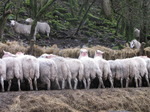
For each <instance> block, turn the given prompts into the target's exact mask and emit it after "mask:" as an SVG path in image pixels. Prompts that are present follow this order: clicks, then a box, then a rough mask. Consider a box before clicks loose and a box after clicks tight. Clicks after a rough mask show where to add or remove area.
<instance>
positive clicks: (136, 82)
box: [134, 77, 138, 88]
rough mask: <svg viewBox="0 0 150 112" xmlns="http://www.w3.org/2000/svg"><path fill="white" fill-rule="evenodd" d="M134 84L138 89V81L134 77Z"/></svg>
mask: <svg viewBox="0 0 150 112" xmlns="http://www.w3.org/2000/svg"><path fill="white" fill-rule="evenodd" d="M134 80H135V84H136V88H137V87H138V81H137V78H136V77H135V79H134Z"/></svg>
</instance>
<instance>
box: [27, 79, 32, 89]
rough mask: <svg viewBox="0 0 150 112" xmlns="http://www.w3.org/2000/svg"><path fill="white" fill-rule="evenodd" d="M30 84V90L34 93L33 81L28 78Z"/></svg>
mask: <svg viewBox="0 0 150 112" xmlns="http://www.w3.org/2000/svg"><path fill="white" fill-rule="evenodd" d="M28 82H29V84H30V90H31V91H33V85H32V79H31V78H28Z"/></svg>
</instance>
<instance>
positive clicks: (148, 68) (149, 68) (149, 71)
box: [142, 56, 150, 79]
mask: <svg viewBox="0 0 150 112" xmlns="http://www.w3.org/2000/svg"><path fill="white" fill-rule="evenodd" d="M142 58H143V59H144V60H145V62H146V66H147V70H148V76H149V79H150V58H148V57H147V56H142Z"/></svg>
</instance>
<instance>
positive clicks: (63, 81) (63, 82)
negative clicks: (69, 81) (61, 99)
mask: <svg viewBox="0 0 150 112" xmlns="http://www.w3.org/2000/svg"><path fill="white" fill-rule="evenodd" d="M61 89H65V79H64V78H63V79H62V87H61Z"/></svg>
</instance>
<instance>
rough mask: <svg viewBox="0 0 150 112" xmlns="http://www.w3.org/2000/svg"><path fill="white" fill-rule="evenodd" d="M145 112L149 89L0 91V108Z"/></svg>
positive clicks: (15, 111) (33, 111)
mask: <svg viewBox="0 0 150 112" xmlns="http://www.w3.org/2000/svg"><path fill="white" fill-rule="evenodd" d="M116 110H126V111H133V112H149V110H150V89H149V88H127V89H120V88H115V89H110V88H108V89H90V90H52V91H22V92H4V93H0V111H1V112H8V111H9V112H50V111H52V112H107V111H116Z"/></svg>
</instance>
